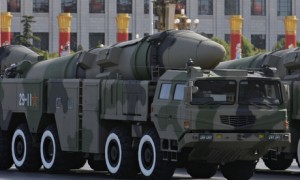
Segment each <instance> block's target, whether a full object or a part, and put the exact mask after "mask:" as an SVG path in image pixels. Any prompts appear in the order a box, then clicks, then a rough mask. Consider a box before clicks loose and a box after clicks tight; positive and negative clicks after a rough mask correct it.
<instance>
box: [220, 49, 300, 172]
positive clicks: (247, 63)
mask: <svg viewBox="0 0 300 180" xmlns="http://www.w3.org/2000/svg"><path fill="white" fill-rule="evenodd" d="M299 55H300V51H299V49H298V48H292V49H283V50H277V51H273V52H267V53H262V54H258V55H255V56H252V57H247V58H243V59H240V60H236V61H228V62H222V63H220V64H219V65H218V66H217V68H220V69H223V68H227V69H249V70H251V69H252V70H254V69H256V70H258V69H262V68H265V67H269V68H273V69H277V75H278V76H279V77H280V79H281V80H282V82H283V83H284V85H285V86H286V87H287V89H288V92H287V97H288V99H287V107H288V120H289V121H288V122H289V129H290V132H291V144H290V146H289V148H287V149H286V150H285V151H283V152H278V151H277V149H272V150H271V151H270V152H269V153H268V154H267V155H266V156H264V158H263V161H264V162H265V165H266V166H267V167H268V168H269V169H271V170H285V169H287V168H288V167H290V165H291V163H292V162H293V160H294V159H296V160H297V163H298V166H299V167H300V164H299V161H298V159H299V157H300V116H299V113H300V111H299V106H300V104H299V97H298V94H299V91H300V86H299V83H300V81H299V74H300V73H299V67H300V66H299V65H300V59H299V57H300V56H299Z"/></svg>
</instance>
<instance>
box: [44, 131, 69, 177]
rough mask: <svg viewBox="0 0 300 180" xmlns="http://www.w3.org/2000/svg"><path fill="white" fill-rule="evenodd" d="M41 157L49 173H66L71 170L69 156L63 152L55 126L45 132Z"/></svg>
mask: <svg viewBox="0 0 300 180" xmlns="http://www.w3.org/2000/svg"><path fill="white" fill-rule="evenodd" d="M40 155H41V160H42V163H43V166H44V169H45V170H46V171H48V172H64V171H68V170H69V169H70V167H69V164H68V163H69V162H68V160H69V158H68V156H67V154H66V153H64V152H63V151H61V148H60V143H59V138H58V133H57V129H56V127H55V125H50V126H48V127H47V128H46V129H45V131H44V132H43V135H42V138H41V144H40Z"/></svg>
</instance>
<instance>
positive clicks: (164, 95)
mask: <svg viewBox="0 0 300 180" xmlns="http://www.w3.org/2000/svg"><path fill="white" fill-rule="evenodd" d="M171 87H172V84H171V83H163V84H161V87H160V92H159V99H169V97H170V94H171Z"/></svg>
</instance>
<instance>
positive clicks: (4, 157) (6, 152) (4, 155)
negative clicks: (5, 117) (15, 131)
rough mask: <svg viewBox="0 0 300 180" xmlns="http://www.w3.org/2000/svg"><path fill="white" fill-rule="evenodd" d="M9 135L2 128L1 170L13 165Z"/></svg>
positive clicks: (0, 142)
mask: <svg viewBox="0 0 300 180" xmlns="http://www.w3.org/2000/svg"><path fill="white" fill-rule="evenodd" d="M10 147H11V142H10V139H9V136H8V135H7V134H6V133H4V132H3V131H1V130H0V162H1V163H0V170H7V169H9V168H10V167H11V166H12V165H13V160H12V156H11V150H10Z"/></svg>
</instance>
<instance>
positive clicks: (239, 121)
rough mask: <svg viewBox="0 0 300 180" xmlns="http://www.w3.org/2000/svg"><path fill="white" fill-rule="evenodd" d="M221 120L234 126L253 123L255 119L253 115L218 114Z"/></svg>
mask: <svg viewBox="0 0 300 180" xmlns="http://www.w3.org/2000/svg"><path fill="white" fill-rule="evenodd" d="M220 119H221V122H222V123H223V124H227V125H230V126H234V127H242V126H249V125H253V124H254V123H255V121H256V117H255V116H220Z"/></svg>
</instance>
